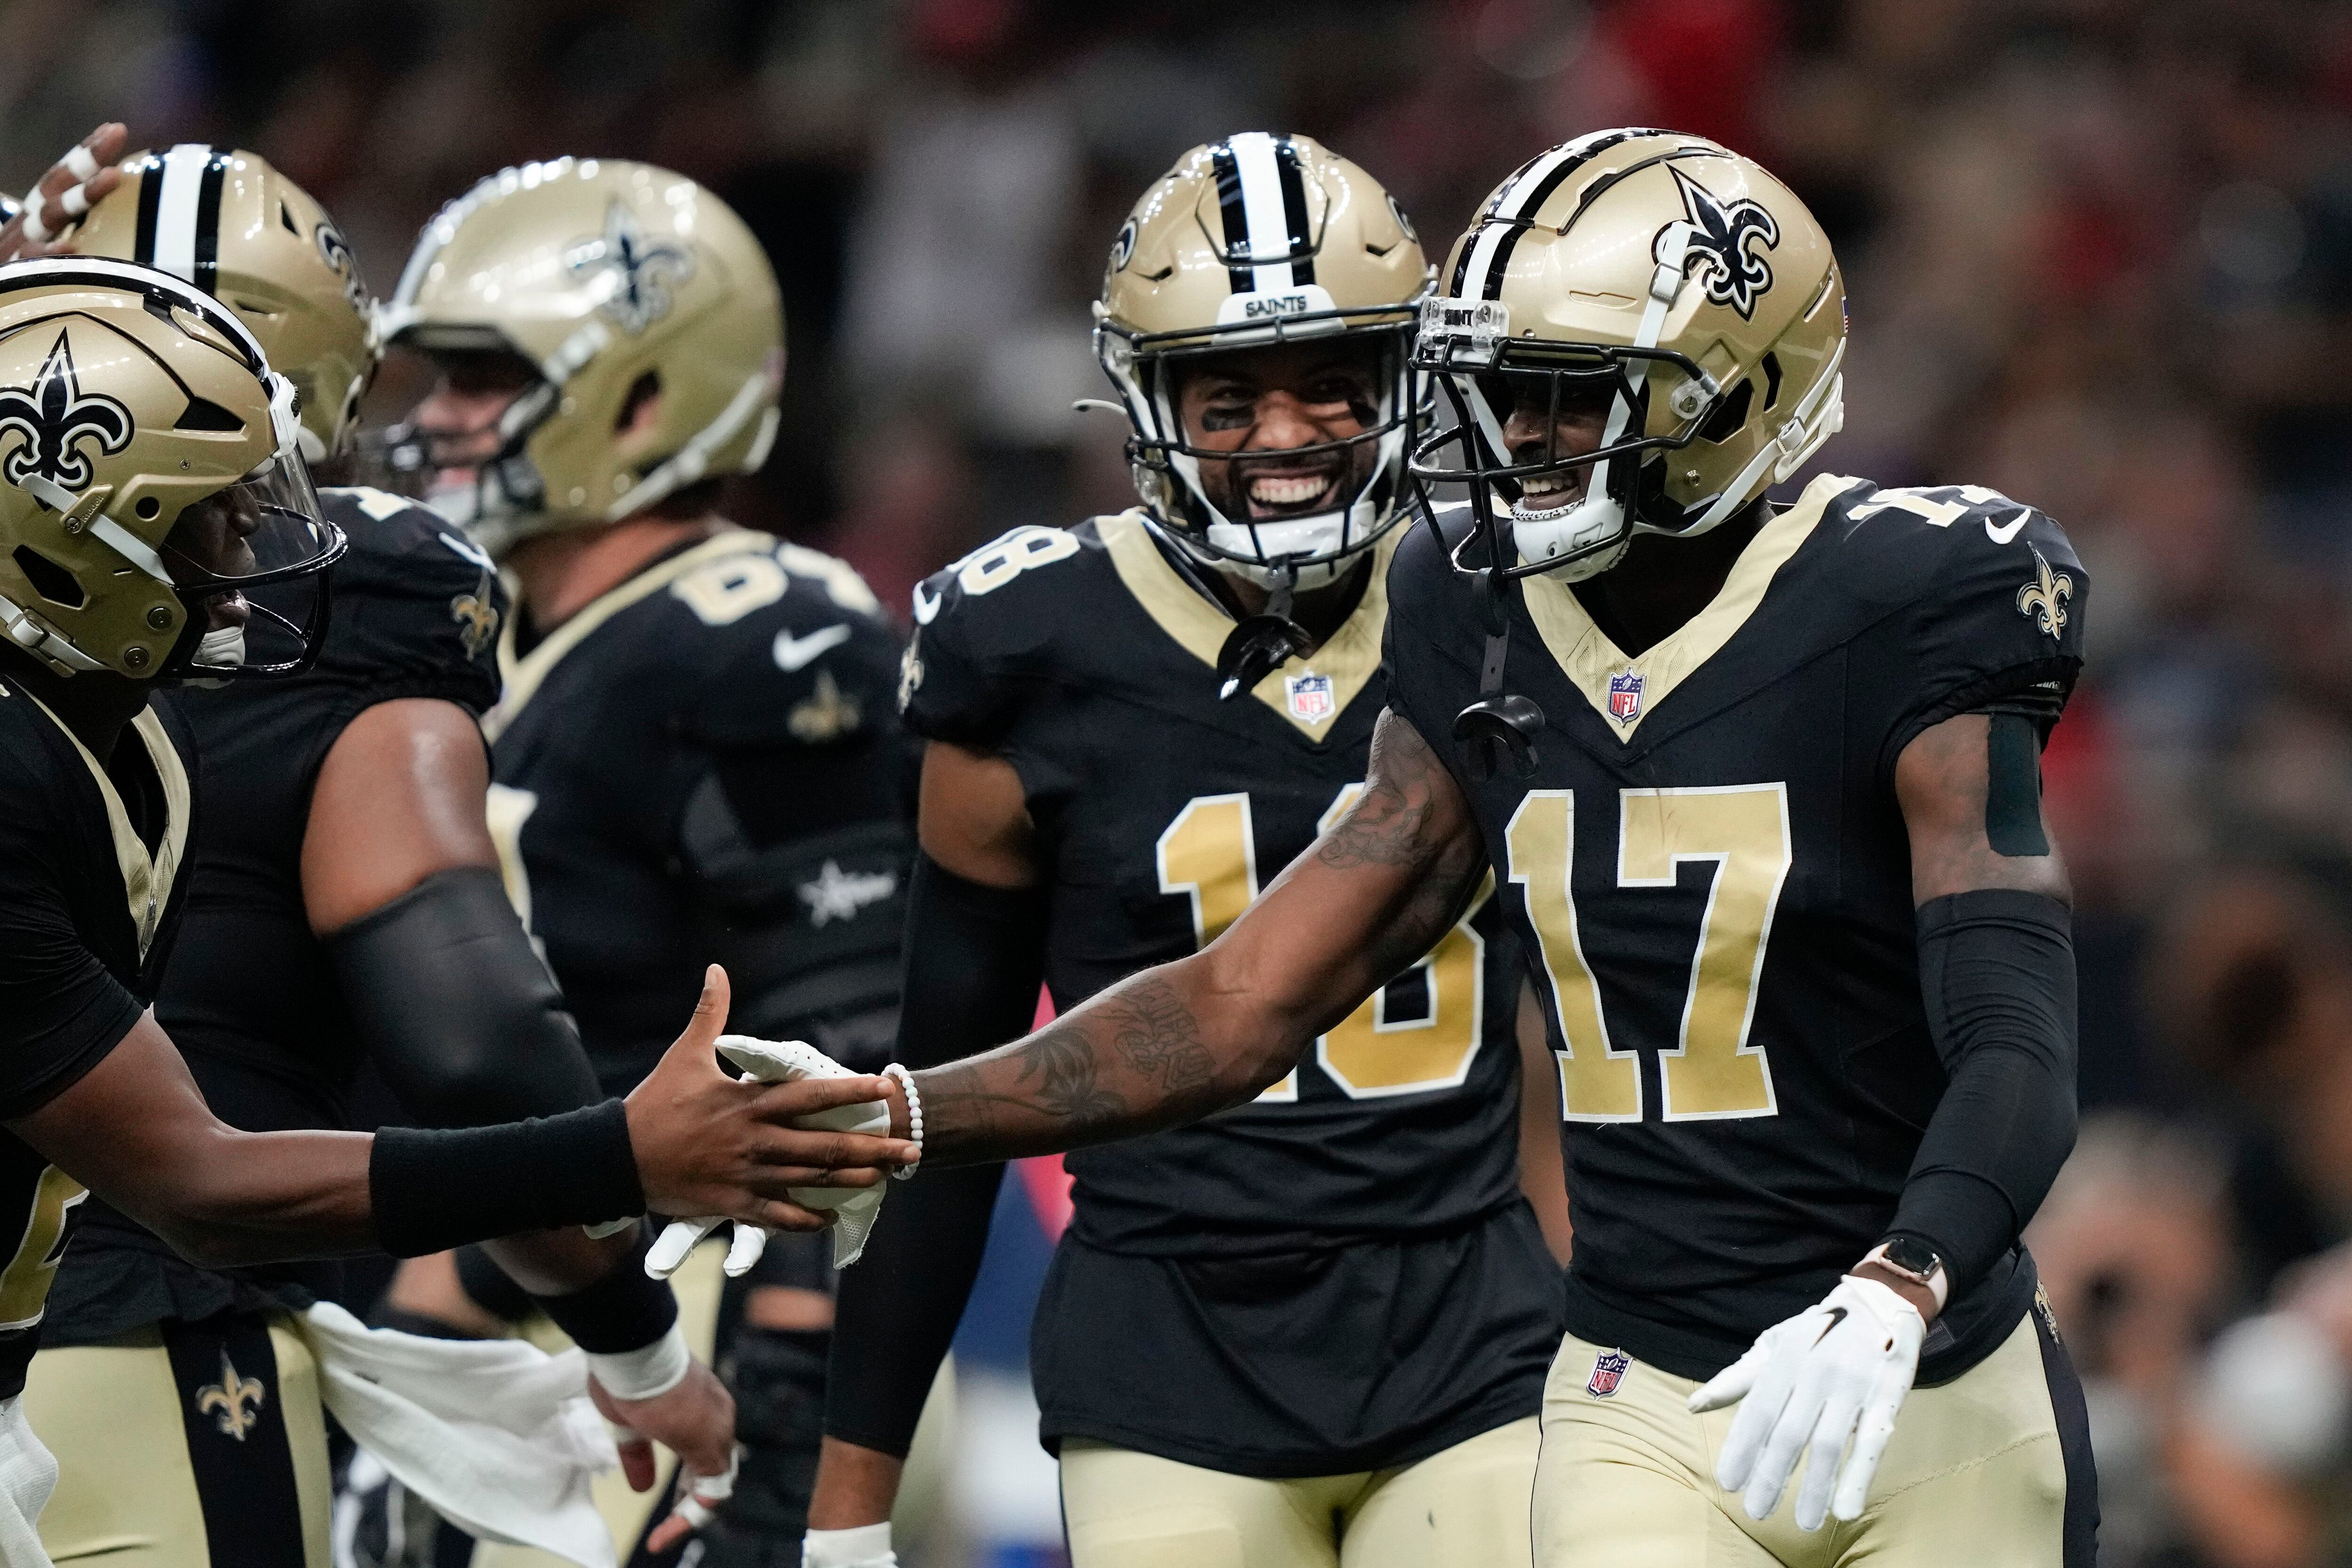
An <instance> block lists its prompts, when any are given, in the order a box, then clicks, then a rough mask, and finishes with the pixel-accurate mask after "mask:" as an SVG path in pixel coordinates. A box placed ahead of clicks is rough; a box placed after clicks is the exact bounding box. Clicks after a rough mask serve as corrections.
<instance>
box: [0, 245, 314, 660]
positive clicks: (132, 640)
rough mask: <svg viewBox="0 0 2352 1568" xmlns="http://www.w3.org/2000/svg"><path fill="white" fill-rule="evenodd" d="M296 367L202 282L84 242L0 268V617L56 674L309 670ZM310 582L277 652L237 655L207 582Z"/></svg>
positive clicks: (281, 623)
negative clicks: (265, 656)
mask: <svg viewBox="0 0 2352 1568" xmlns="http://www.w3.org/2000/svg"><path fill="white" fill-rule="evenodd" d="M295 405H296V394H295V391H294V387H293V385H292V384H291V383H289V382H288V381H287V380H286V379H285V378H284V377H283V376H280V375H278V374H274V373H273V372H272V371H271V370H270V369H269V365H268V361H267V360H266V359H265V358H264V357H263V355H262V352H261V345H260V344H259V343H258V342H255V340H254V337H253V334H252V333H251V332H249V331H247V330H246V328H245V325H244V323H243V322H241V321H238V320H237V318H236V315H235V314H234V313H233V312H232V311H230V310H226V308H224V307H223V306H222V305H221V304H220V303H219V302H218V301H217V300H214V299H213V298H212V296H211V295H209V294H207V293H205V291H204V290H203V289H197V288H195V287H193V286H192V285H189V284H186V283H183V282H181V281H180V280H179V279H175V278H172V277H169V276H167V275H165V274H164V273H162V272H159V271H155V270H152V269H151V268H144V267H138V266H132V265H126V264H124V263H121V262H117V261H111V260H101V259H95V258H81V257H65V258H49V259H47V260H40V261H21V262H16V263H14V264H12V265H10V266H7V267H0V552H5V553H0V632H5V635H6V637H8V639H9V640H10V641H11V642H13V643H15V644H16V646H17V647H21V648H24V649H26V651H27V652H30V653H32V654H34V655H35V656H37V657H38V658H41V659H43V660H44V661H46V662H47V664H48V665H49V667H50V668H54V669H56V670H58V671H59V672H61V673H64V674H68V675H71V674H76V673H81V672H88V671H93V670H111V671H113V672H114V673H115V674H117V675H124V676H129V677H131V678H132V679H149V678H152V677H156V676H167V677H168V676H182V677H194V678H203V679H227V678H230V677H234V676H248V675H273V674H283V673H289V672H291V671H294V670H297V669H299V668H307V667H308V665H309V663H310V658H311V657H312V655H313V654H314V653H315V650H316V647H317V644H318V640H319V638H320V637H321V636H323V634H324V632H325V627H326V597H325V577H324V575H323V573H324V569H325V568H326V567H327V566H329V565H331V564H332V563H333V562H334V560H335V558H336V557H337V556H339V555H341V553H342V548H343V541H342V535H341V532H340V531H338V530H336V528H335V527H334V526H333V525H332V524H331V523H328V522H324V521H320V516H319V502H318V498H317V496H316V495H314V494H313V493H312V491H311V489H310V470H309V469H308V468H306V467H305V466H304V464H303V461H302V443H301V421H300V417H299V415H298V413H297V412H296V406H295ZM297 580H305V581H307V582H308V584H309V585H310V588H311V591H312V592H311V601H310V608H309V613H308V615H307V616H306V617H305V618H304V619H303V620H301V621H297V620H295V619H293V618H292V617H290V616H286V615H283V614H281V613H280V612H278V611H276V610H273V609H271V608H268V607H267V606H265V605H260V604H257V603H251V602H250V601H248V604H249V607H250V610H251V613H252V615H253V616H256V617H258V618H259V619H260V620H261V622H262V623H263V626H264V628H265V629H267V630H270V631H272V632H274V633H287V634H291V635H292V637H293V639H294V640H293V642H292V644H291V645H290V646H289V647H287V648H286V650H285V653H286V657H285V658H281V659H279V660H278V661H277V662H276V663H271V664H247V663H246V662H245V661H244V640H245V637H244V628H242V627H238V628H234V629H224V630H221V631H216V632H209V633H208V632H207V631H206V630H205V627H206V625H207V622H208V620H209V616H208V615H207V613H206V612H207V606H208V605H209V602H210V601H212V600H213V599H215V598H217V597H220V596H223V595H232V594H244V593H247V592H249V591H251V590H254V589H258V588H262V587H265V586H268V585H269V584H277V583H284V582H289V581H297Z"/></svg>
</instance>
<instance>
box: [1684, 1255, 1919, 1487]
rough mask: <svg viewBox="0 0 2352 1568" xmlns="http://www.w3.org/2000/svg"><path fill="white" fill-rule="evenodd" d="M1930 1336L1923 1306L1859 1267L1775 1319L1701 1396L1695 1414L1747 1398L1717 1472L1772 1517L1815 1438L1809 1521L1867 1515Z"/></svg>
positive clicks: (1693, 1404)
mask: <svg viewBox="0 0 2352 1568" xmlns="http://www.w3.org/2000/svg"><path fill="white" fill-rule="evenodd" d="M1926 1338H1927V1320H1926V1319H1924V1318H1922V1317H1921V1316H1920V1315H1919V1309H1918V1308H1916V1307H1915V1306H1913V1305H1912V1304H1911V1303H1910V1302H1908V1301H1906V1300H1904V1299H1903V1298H1902V1297H1901V1296H1899V1295H1897V1294H1896V1293H1895V1291H1894V1290H1892V1289H1889V1288H1888V1287H1886V1286H1885V1285H1882V1284H1880V1283H1879V1282H1878V1281H1877V1280H1875V1279H1858V1278H1856V1277H1855V1276H1853V1275H1851V1274H1849V1275H1847V1276H1846V1277H1845V1278H1844V1279H1841V1280H1840V1281H1839V1282H1838V1286H1837V1289H1834V1290H1832V1291H1831V1292H1830V1293H1829V1294H1828V1295H1827V1296H1824V1297H1823V1298H1822V1302H1821V1305H1819V1306H1817V1307H1812V1308H1809V1309H1807V1310H1804V1311H1802V1312H1800V1313H1798V1314H1797V1315H1796V1316H1795V1317H1793V1318H1790V1319H1788V1320H1786V1321H1782V1322H1779V1323H1775V1324H1773V1325H1772V1327H1770V1328H1769V1329H1767V1330H1765V1331H1763V1332H1762V1333H1761V1334H1759V1335H1758V1336H1757V1339H1756V1342H1755V1344H1754V1345H1752V1346H1750V1347H1749V1348H1748V1353H1747V1354H1746V1355H1744V1356H1741V1357H1740V1358H1739V1359H1738V1361H1736V1362H1733V1363H1731V1364H1730V1365H1729V1366H1727V1367H1726V1368H1724V1369H1723V1371H1721V1372H1720V1373H1717V1374H1716V1376H1715V1379H1714V1381H1712V1382H1711V1383H1708V1384H1706V1386H1705V1387H1703V1388H1701V1389H1699V1390H1698V1392H1697V1393H1696V1394H1692V1395H1691V1396H1690V1409H1691V1412H1692V1413H1693V1414H1694V1415H1696V1414H1698V1413H1700V1412H1703V1411H1708V1410H1720V1409H1722V1408H1723V1407H1724V1406H1725V1405H1730V1404H1733V1403H1737V1404H1738V1405H1739V1413H1738V1415H1735V1416H1733V1417H1732V1419H1731V1431H1730V1433H1729V1434H1728V1435H1727V1436H1726V1437H1725V1438H1724V1440H1723V1451H1722V1452H1721V1453H1719V1454H1717V1456H1716V1462H1715V1479H1716V1482H1717V1485H1719V1486H1721V1487H1722V1488H1723V1489H1724V1490H1726V1491H1736V1492H1739V1493H1740V1494H1741V1497H1740V1504H1741V1506H1742V1507H1744V1508H1745V1509H1746V1510H1748V1518H1750V1519H1769V1518H1770V1517H1771V1514H1772V1510H1774V1509H1776V1508H1778V1507H1780V1493H1781V1492H1782V1491H1783V1490H1785V1489H1787V1487H1788V1485H1789V1477H1790V1474H1791V1473H1793V1472H1794V1471H1795V1469H1796V1468H1797V1458H1798V1455H1799V1453H1800V1452H1801V1451H1804V1450H1806V1447H1807V1444H1808V1443H1810V1444H1811V1449H1810V1451H1808V1452H1806V1453H1805V1483H1804V1485H1803V1486H1802V1487H1801V1488H1800V1489H1798V1492H1797V1526H1798V1528H1799V1529H1801V1530H1819V1529H1820V1528H1821V1527H1822V1520H1823V1519H1824V1518H1825V1517H1826V1516H1827V1515H1828V1514H1830V1513H1835V1514H1836V1515H1837V1516H1838V1518H1840V1519H1843V1520H1852V1519H1857V1518H1859V1517H1861V1514H1862V1505H1863V1503H1864V1500H1866V1499H1867V1498H1868V1496H1869V1494H1870V1479H1871V1477H1872V1476H1873V1475H1874V1474H1875V1473H1876V1472H1877V1469H1878V1460H1879V1456H1881V1455H1882V1454H1884V1453H1885V1452H1886V1443H1887V1439H1889V1438H1890V1437H1892V1436H1895V1415H1896V1413H1897V1412H1899V1411H1900V1410H1901V1409H1902V1408H1903V1398H1904V1395H1906V1394H1909V1393H1910V1392H1911V1379H1912V1378H1913V1377H1914V1376H1915V1375H1916V1374H1917V1373H1918V1370H1919V1345H1920V1342H1921V1341H1923V1340H1925V1339H1926ZM1849 1438H1851V1439H1852V1440H1853V1452H1852V1453H1851V1454H1847V1453H1846V1443H1847V1440H1848V1439H1849ZM1841 1455H1843V1456H1844V1458H1845V1462H1844V1464H1843V1465H1842V1466H1841V1465H1840V1464H1839V1463H1838V1460H1839V1457H1840V1456H1841ZM1832 1485H1834V1487H1835V1494H1834V1496H1832Z"/></svg>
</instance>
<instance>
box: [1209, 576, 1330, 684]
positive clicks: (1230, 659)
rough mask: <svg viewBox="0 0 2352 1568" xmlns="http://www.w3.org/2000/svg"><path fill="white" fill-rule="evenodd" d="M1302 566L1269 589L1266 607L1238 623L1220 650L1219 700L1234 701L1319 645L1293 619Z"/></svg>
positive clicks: (1218, 652)
mask: <svg viewBox="0 0 2352 1568" xmlns="http://www.w3.org/2000/svg"><path fill="white" fill-rule="evenodd" d="M1297 588H1298V569H1297V567H1295V566H1294V567H1292V568H1291V569H1289V570H1288V571H1286V572H1285V573H1284V574H1282V576H1281V577H1280V578H1278V579H1277V580H1276V583H1275V584H1274V586H1273V587H1272V588H1271V589H1270V590H1268V591H1267V594H1266V600H1265V610H1263V611H1262V612H1260V613H1259V614H1257V615H1255V616H1250V617H1249V618H1248V619H1247V620H1244V621H1243V622H1242V623H1241V624H1240V625H1239V626H1235V627H1234V629H1233V631H1232V632H1231V633H1230V634H1229V635H1228V636H1227V637H1226V638H1225V644H1224V646H1223V647H1221V648H1219V649H1218V650H1217V700H1218V701H1220V702H1230V701H1232V700H1234V698H1235V697H1237V696H1239V695H1240V694H1241V693H1243V692H1244V691H1252V690H1255V689H1256V688H1257V683H1258V682H1259V681H1261V680H1264V679H1265V678H1266V677H1267V676H1268V675H1271V674H1272V673H1273V672H1274V671H1276V670H1277V669H1280V668H1282V667H1283V666H1284V665H1286V664H1287V663H1289V662H1290V660H1292V659H1293V658H1305V657H1306V656H1307V650H1308V649H1310V648H1312V647H1314V646H1315V639H1314V638H1313V637H1309V636H1308V635H1307V628H1306V627H1304V626H1300V625H1299V624H1298V623H1297V621H1294V620H1292V619H1291V618H1290V605H1291V601H1292V600H1293V599H1294V598H1296V597H1297Z"/></svg>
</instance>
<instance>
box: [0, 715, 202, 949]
mask: <svg viewBox="0 0 2352 1568" xmlns="http://www.w3.org/2000/svg"><path fill="white" fill-rule="evenodd" d="M17 689H19V690H22V688H17ZM24 695H25V696H26V698H27V699H28V700H30V701H31V702H32V704H33V706H34V707H36V708H37V709H39V710H41V712H42V714H43V716H44V717H46V718H47V720H48V721H49V722H50V723H52V724H55V725H56V726H57V727H58V733H60V734H62V735H64V736H65V738H66V739H67V740H68V741H70V742H73V749H74V752H75V754H77V755H78V756H79V757H80V758H81V761H82V766H84V767H86V768H88V769H89V776H90V777H91V778H93V779H96V780H97V781H98V795H99V798H100V800H102V801H104V802H105V803H106V826H107V828H108V830H109V831H110V832H111V833H112V834H113V836H114V860H115V864H116V865H118V866H120V867H121V868H122V893H123V897H124V898H125V900H128V902H129V907H130V910H131V925H132V926H133V927H134V928H135V929H136V930H137V931H138V932H139V960H140V962H141V963H145V962H146V960H147V948H148V945H149V944H150V943H151V942H153V941H154V940H155V928H156V927H157V926H159V925H161V924H163V906H164V905H165V904H168V903H170V902H171V901H172V884H173V882H174V881H175V880H177V879H178V877H179V875H180V860H181V858H182V857H183V856H184V854H185V853H186V852H187V847H188V807H189V804H190V796H189V791H188V770H187V768H186V766H185V765H184V764H183V763H181V761H180V752H179V749H178V748H177V747H175V746H173V744H172V737H171V736H170V735H168V734H166V733H165V732H164V730H163V720H161V719H159V718H157V717H156V715H155V710H154V709H152V708H142V709H141V710H139V716H138V717H137V718H136V719H133V720H131V728H132V729H133V730H136V731H139V739H140V740H141V742H143V743H144V744H145V745H146V747H147V758H148V761H150V762H152V763H154V765H155V776H156V777H157V778H158V779H160V780H161V781H162V782H163V842H162V843H161V844H159V845H157V846H156V847H155V853H154V854H153V855H152V856H151V855H149V854H148V853H147V846H146V844H145V842H144V841H142V839H141V838H140V837H139V832H138V829H136V828H134V827H132V826H131V814H130V813H129V812H128V811H125V810H124V809H123V807H122V796H121V795H119V794H117V793H116V791H115V788H114V781H113V780H112V779H110V778H109V777H107V776H106V770H105V769H104V768H102V767H100V765H99V763H98V759H97V758H96V757H94V756H92V755H91V754H90V750H89V747H88V746H85V745H83V744H82V743H81V737H80V736H79V735H77V734H75V733H74V732H73V731H71V730H70V729H68V728H67V727H66V722H65V721H64V720H62V719H60V718H58V716H57V715H56V714H55V713H52V712H50V711H49V705H48V704H47V703H46V702H44V701H42V700H40V699H39V698H37V697H35V696H33V694H32V693H31V692H29V691H26V692H25V693H24Z"/></svg>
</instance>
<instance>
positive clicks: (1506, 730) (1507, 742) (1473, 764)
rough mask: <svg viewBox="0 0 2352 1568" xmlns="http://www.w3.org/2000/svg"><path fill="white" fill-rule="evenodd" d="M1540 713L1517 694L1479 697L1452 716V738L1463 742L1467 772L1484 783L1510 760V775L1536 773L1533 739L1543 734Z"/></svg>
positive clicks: (1507, 693) (1534, 705) (1514, 692)
mask: <svg viewBox="0 0 2352 1568" xmlns="http://www.w3.org/2000/svg"><path fill="white" fill-rule="evenodd" d="M1543 727H1544V715H1543V710H1542V709H1540V708H1538V707H1537V706H1536V704H1535V701H1534V700H1533V699H1531V698H1526V697H1522V696H1520V695H1519V694H1518V693H1517V692H1516V691H1502V692H1497V693H1496V694H1495V695H1493V696H1491V697H1481V698H1480V699H1479V700H1477V701H1475V702H1473V703H1472V704H1470V706H1469V707H1467V708H1465V709H1464V710H1462V711H1461V712H1459V713H1457V714H1455V715H1454V739H1455V740H1457V741H1460V742H1463V745H1464V747H1465V751H1466V752H1467V754H1468V761H1469V763H1470V772H1471V773H1472V774H1473V775H1474V776H1475V778H1476V780H1477V782H1479V783H1481V784H1484V783H1485V782H1486V780H1488V779H1490V778H1493V777H1494V776H1495V774H1496V772H1497V771H1499V769H1500V766H1501V763H1502V759H1503V758H1504V756H1506V755H1508V756H1509V757H1510V759H1511V772H1512V773H1515V774H1517V776H1518V777H1520V778H1527V777H1528V776H1529V775H1530V774H1532V773H1534V772H1535V771H1536V763H1537V761H1538V759H1537V756H1536V737H1537V736H1538V735H1540V734H1542V733H1543Z"/></svg>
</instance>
